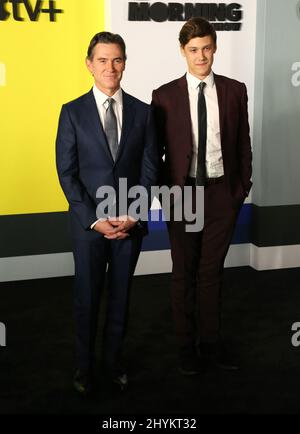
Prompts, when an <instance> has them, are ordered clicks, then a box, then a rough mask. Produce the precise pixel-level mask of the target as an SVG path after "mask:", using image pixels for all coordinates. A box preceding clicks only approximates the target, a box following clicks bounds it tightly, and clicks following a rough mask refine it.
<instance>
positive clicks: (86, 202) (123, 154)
mask: <svg viewBox="0 0 300 434" xmlns="http://www.w3.org/2000/svg"><path fill="white" fill-rule="evenodd" d="M157 164H158V154H157V146H156V139H155V130H154V123H153V118H152V113H151V108H150V106H149V105H148V104H145V103H143V102H142V101H140V100H138V99H136V98H134V97H133V96H131V95H128V94H127V93H125V92H124V91H123V121H122V133H121V138H120V143H119V148H118V154H117V158H116V161H113V159H112V156H111V154H110V150H109V146H108V143H107V140H106V136H105V133H104V130H103V127H102V124H101V121H100V117H99V113H98V109H97V105H96V101H95V98H94V94H93V91H92V90H91V91H90V92H88V93H87V94H84V95H82V96H81V97H79V98H77V99H76V100H74V101H71V102H69V103H67V104H65V105H63V107H62V110H61V113H60V119H59V126H58V133H57V139H56V165H57V172H58V176H59V180H60V184H61V186H62V189H63V191H64V193H65V196H66V198H67V200H68V202H69V211H70V217H71V230H72V236H73V237H75V238H83V239H93V238H95V237H99V236H101V234H99V233H98V232H96V231H94V230H91V229H90V226H91V224H92V223H94V222H95V221H96V220H97V215H96V208H97V205H98V203H99V201H100V199H97V198H96V191H97V189H98V188H99V187H101V186H104V185H107V186H112V187H114V188H115V189H116V190H117V189H118V183H119V178H127V184H128V189H129V188H130V187H132V186H135V185H141V186H143V187H145V188H146V189H147V190H148V191H149V190H150V188H151V186H152V185H155V183H156V177H157ZM144 229H145V231H146V224H145V225H144Z"/></svg>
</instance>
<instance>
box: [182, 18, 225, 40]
mask: <svg viewBox="0 0 300 434" xmlns="http://www.w3.org/2000/svg"><path fill="white" fill-rule="evenodd" d="M204 36H211V37H212V39H213V41H214V43H215V45H217V33H216V31H215V29H214V27H213V25H212V24H211V23H210V22H209V21H207V20H205V19H204V18H200V17H195V18H191V19H190V20H188V21H187V22H186V23H185V24H184V26H183V27H182V29H181V31H180V33H179V42H180V45H181V46H182V47H184V46H185V45H186V44H188V43H189V42H190V40H191V39H193V38H203V37H204Z"/></svg>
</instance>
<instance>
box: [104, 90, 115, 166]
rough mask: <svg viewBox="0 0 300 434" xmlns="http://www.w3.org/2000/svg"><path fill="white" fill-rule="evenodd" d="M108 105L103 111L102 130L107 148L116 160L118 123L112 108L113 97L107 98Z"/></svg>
mask: <svg viewBox="0 0 300 434" xmlns="http://www.w3.org/2000/svg"><path fill="white" fill-rule="evenodd" d="M106 101H107V102H108V107H107V109H106V113H105V120H104V130H105V134H106V138H107V141H108V145H109V149H110V152H111V155H112V157H113V160H114V161H115V160H116V156H117V152H118V125H117V118H116V115H115V112H114V109H113V104H114V102H115V100H114V99H113V98H107V100H106Z"/></svg>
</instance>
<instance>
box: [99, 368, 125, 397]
mask: <svg viewBox="0 0 300 434" xmlns="http://www.w3.org/2000/svg"><path fill="white" fill-rule="evenodd" d="M103 367H104V370H105V372H106V374H107V378H108V380H109V382H110V383H111V384H113V385H114V386H115V387H116V388H117V389H118V390H120V391H121V392H123V391H124V390H125V389H127V387H128V376H127V373H126V369H125V368H124V367H123V366H122V365H121V364H120V363H110V364H108V363H105V364H104V366H103Z"/></svg>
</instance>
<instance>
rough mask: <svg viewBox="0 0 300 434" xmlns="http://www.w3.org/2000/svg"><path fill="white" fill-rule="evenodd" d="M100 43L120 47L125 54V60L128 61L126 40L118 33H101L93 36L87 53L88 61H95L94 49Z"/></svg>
mask: <svg viewBox="0 0 300 434" xmlns="http://www.w3.org/2000/svg"><path fill="white" fill-rule="evenodd" d="M99 43H101V44H117V45H119V47H120V48H121V51H122V53H123V57H124V60H126V45H125V42H124V39H123V38H122V37H121V36H120V35H118V34H116V33H110V32H100V33H96V35H95V36H93V38H92V39H91V42H90V45H89V48H88V51H87V58H88V59H90V60H92V59H93V53H94V48H95V46H96V45H97V44H99Z"/></svg>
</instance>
